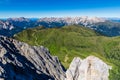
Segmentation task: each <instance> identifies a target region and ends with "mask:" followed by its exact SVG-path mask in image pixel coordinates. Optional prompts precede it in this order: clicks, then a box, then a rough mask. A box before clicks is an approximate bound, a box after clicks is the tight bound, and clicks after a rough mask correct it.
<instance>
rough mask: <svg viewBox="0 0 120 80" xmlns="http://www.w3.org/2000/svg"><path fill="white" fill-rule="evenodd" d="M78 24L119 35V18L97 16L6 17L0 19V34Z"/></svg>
mask: <svg viewBox="0 0 120 80" xmlns="http://www.w3.org/2000/svg"><path fill="white" fill-rule="evenodd" d="M73 24H78V25H82V26H85V27H89V28H91V29H94V30H96V31H97V32H100V33H101V34H104V35H107V36H119V35H120V19H119V18H98V17H92V18H90V17H87V16H85V17H63V18H55V17H51V18H47V17H46V18H39V19H38V18H24V17H20V18H8V19H1V20H0V35H4V36H9V37H11V36H13V35H14V34H16V33H18V32H21V31H22V30H24V29H27V28H33V27H38V26H44V27H47V28H53V27H63V26H65V25H73Z"/></svg>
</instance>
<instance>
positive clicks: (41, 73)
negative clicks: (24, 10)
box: [0, 37, 65, 80]
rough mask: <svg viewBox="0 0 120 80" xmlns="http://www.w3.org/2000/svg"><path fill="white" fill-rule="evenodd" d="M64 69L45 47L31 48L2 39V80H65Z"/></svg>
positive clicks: (17, 42)
mask: <svg viewBox="0 0 120 80" xmlns="http://www.w3.org/2000/svg"><path fill="white" fill-rule="evenodd" d="M64 77H65V73H64V69H63V67H62V65H61V64H60V62H59V60H58V58H57V57H53V56H51V55H50V53H49V51H48V49H46V48H44V47H43V46H40V47H36V46H29V45H28V44H25V43H22V42H19V41H17V40H14V39H11V38H6V37H0V80H63V79H64Z"/></svg>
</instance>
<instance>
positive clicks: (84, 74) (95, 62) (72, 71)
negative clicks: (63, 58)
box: [65, 56, 111, 80]
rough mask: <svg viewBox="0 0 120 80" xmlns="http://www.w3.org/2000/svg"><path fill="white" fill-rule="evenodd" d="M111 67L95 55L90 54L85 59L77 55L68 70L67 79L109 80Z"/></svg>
mask: <svg viewBox="0 0 120 80" xmlns="http://www.w3.org/2000/svg"><path fill="white" fill-rule="evenodd" d="M110 68H111V67H110V66H108V65H107V64H105V63H104V62H103V61H102V60H100V59H99V58H97V57H94V56H89V57H87V58H86V59H84V60H82V59H80V58H78V57H76V58H74V59H73V61H72V63H71V64H70V67H69V69H68V70H67V71H66V79H65V80H109V79H108V77H109V69H110Z"/></svg>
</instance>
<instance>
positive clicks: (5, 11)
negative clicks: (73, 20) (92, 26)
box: [0, 0, 120, 18]
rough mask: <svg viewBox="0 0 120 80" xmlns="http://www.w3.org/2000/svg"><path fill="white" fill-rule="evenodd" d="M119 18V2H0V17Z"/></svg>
mask: <svg viewBox="0 0 120 80" xmlns="http://www.w3.org/2000/svg"><path fill="white" fill-rule="evenodd" d="M22 16H23V17H64V16H73V17H74V16H91V17H92V16H98V17H120V0H0V17H1V18H6V17H22Z"/></svg>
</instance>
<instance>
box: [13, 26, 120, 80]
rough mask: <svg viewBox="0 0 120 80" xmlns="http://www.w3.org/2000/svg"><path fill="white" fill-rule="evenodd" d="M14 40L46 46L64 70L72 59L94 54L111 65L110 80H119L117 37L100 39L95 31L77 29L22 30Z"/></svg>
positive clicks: (119, 39)
mask: <svg viewBox="0 0 120 80" xmlns="http://www.w3.org/2000/svg"><path fill="white" fill-rule="evenodd" d="M15 38H16V39H18V40H20V41H23V42H26V43H29V44H31V45H37V46H39V45H43V46H45V47H48V48H49V50H50V52H51V54H52V55H55V56H58V57H59V59H60V61H61V63H62V64H63V65H64V66H65V67H66V68H68V66H69V64H70V62H71V61H72V59H73V58H74V57H78V56H79V57H81V58H85V57H87V56H89V55H94V56H97V57H99V58H100V59H102V60H103V61H105V62H106V63H107V64H109V65H111V66H112V67H113V69H112V70H111V71H110V80H120V69H119V66H120V62H119V60H120V38H119V37H112V38H110V37H105V36H101V35H99V34H98V33H96V32H95V31H93V30H91V29H88V28H85V27H81V26H77V25H72V26H65V27H62V28H48V29H45V28H43V27H37V28H34V29H28V30H24V31H23V32H21V33H19V34H17V35H16V36H15Z"/></svg>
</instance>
